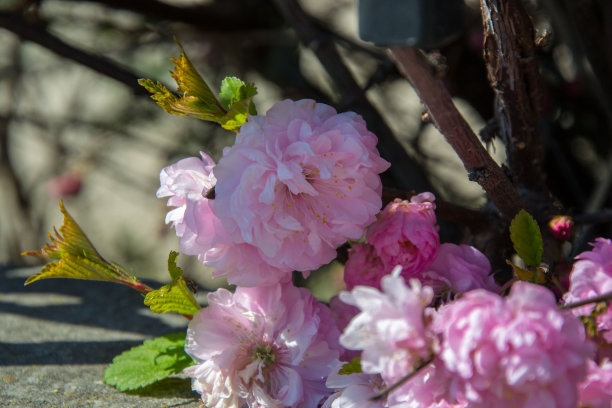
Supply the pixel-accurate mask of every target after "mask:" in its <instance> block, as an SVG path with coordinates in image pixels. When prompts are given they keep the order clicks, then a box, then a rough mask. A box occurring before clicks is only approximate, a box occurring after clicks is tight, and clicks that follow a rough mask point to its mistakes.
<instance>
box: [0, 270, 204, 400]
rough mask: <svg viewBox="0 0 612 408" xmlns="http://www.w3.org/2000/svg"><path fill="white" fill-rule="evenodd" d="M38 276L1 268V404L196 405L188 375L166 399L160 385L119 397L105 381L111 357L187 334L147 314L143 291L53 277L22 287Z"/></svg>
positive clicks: (180, 325) (182, 324) (180, 322)
mask: <svg viewBox="0 0 612 408" xmlns="http://www.w3.org/2000/svg"><path fill="white" fill-rule="evenodd" d="M36 271H37V269H32V268H27V269H11V268H6V267H5V268H0V407H15V408H22V407H23V408H26V407H27V408H30V407H110V408H113V407H121V408H126V407H139V408H144V407H152V408H157V407H185V408H189V407H200V406H201V403H200V402H201V401H200V399H199V397H198V395H197V394H196V393H194V392H193V391H191V389H190V384H189V381H188V379H186V378H185V377H180V376H179V377H176V378H171V379H168V380H167V381H166V383H165V385H172V384H176V385H177V386H178V388H175V389H176V391H175V392H174V393H173V394H170V395H169V394H168V393H163V392H162V393H160V392H159V387H157V388H147V389H144V390H141V395H135V394H129V393H121V392H119V391H117V390H115V389H114V388H113V387H110V386H108V385H106V384H104V383H103V381H102V378H103V376H104V369H105V368H106V367H107V366H108V364H109V363H110V362H111V361H112V359H113V357H115V356H116V355H118V354H120V353H121V352H123V351H125V350H128V349H129V348H131V347H134V346H137V345H139V344H142V342H143V341H144V340H146V339H148V338H153V337H156V336H161V335H164V334H167V333H173V332H178V331H183V330H185V328H186V325H187V321H186V320H185V319H184V318H183V317H180V316H169V315H156V314H154V313H151V312H150V311H149V310H148V309H147V308H146V307H145V306H143V304H142V295H141V294H140V293H138V292H136V291H134V290H132V289H129V288H127V287H123V286H121V285H117V284H112V283H105V282H90V281H76V280H67V279H50V280H45V281H39V282H35V283H33V284H31V285H29V286H27V287H24V286H23V282H24V281H25V279H26V277H27V276H29V275H31V274H32V273H35V272H36ZM160 285H161V284H160V283H154V284H152V286H155V287H157V286H160ZM173 389H174V388H173Z"/></svg>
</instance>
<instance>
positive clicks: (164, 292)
mask: <svg viewBox="0 0 612 408" xmlns="http://www.w3.org/2000/svg"><path fill="white" fill-rule="evenodd" d="M177 257H178V252H175V251H170V254H169V255H168V272H169V273H170V277H171V278H172V281H171V282H170V283H169V284H167V285H165V286H162V287H161V288H159V289H157V290H152V291H151V292H149V293H147V296H146V297H145V300H144V304H145V305H147V306H149V307H150V308H151V311H152V312H153V313H178V314H182V315H188V316H193V315H194V314H195V313H196V312H197V311H198V310H200V305H199V304H198V302H197V301H196V300H195V298H194V297H193V294H192V293H191V291H190V290H189V287H187V283H186V282H185V279H183V270H182V269H181V268H179V267H178V266H177V265H176V258H177Z"/></svg>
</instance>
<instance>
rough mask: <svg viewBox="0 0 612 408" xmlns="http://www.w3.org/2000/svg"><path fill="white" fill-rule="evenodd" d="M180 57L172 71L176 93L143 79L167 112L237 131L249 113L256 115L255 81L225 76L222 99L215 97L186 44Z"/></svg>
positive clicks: (143, 83) (144, 83)
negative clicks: (187, 51) (197, 68)
mask: <svg viewBox="0 0 612 408" xmlns="http://www.w3.org/2000/svg"><path fill="white" fill-rule="evenodd" d="M177 44H178V46H179V47H180V49H181V55H180V56H179V57H178V58H171V61H172V62H174V69H173V71H172V72H171V73H170V75H171V76H172V78H174V80H175V81H176V83H177V86H178V88H177V91H176V93H173V92H171V91H169V90H168V88H166V87H165V86H164V85H163V84H162V83H161V82H154V81H152V80H150V79H144V78H143V79H140V80H139V81H138V83H139V84H140V85H142V86H143V87H144V88H145V89H146V90H147V91H149V92H150V93H151V94H152V95H151V98H153V100H155V102H157V104H158V105H159V106H160V107H162V108H163V109H164V110H165V111H166V112H168V113H172V114H175V115H185V116H193V117H196V118H198V119H202V120H206V121H210V122H215V123H218V124H220V125H221V127H223V128H224V129H227V130H231V131H233V132H237V131H238V130H239V129H240V127H241V126H242V124H243V123H245V122H246V121H247V120H248V115H256V114H257V110H256V109H255V105H254V104H253V100H252V99H253V97H254V96H255V95H256V94H257V89H256V88H255V85H253V84H246V83H245V82H243V81H241V80H240V79H238V78H236V77H228V78H225V79H224V80H223V81H222V82H221V91H220V93H219V99H217V97H216V96H215V94H214V93H213V91H212V90H211V89H210V87H209V86H208V84H207V83H206V81H204V79H203V78H202V76H200V74H199V73H198V71H197V70H196V69H195V67H194V66H193V64H192V63H191V61H190V60H189V58H188V57H187V54H185V50H184V49H183V47H182V46H181V45H180V44H179V43H178V42H177Z"/></svg>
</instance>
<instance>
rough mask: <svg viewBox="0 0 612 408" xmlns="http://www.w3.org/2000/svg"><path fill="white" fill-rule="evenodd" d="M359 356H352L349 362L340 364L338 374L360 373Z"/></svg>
mask: <svg viewBox="0 0 612 408" xmlns="http://www.w3.org/2000/svg"><path fill="white" fill-rule="evenodd" d="M361 372H362V371H361V357H359V356H357V357H354V358H353V359H352V360H351V362H350V363H346V364H344V365H343V366H342V368H341V369H340V371H338V374H340V375H349V374H359V373H361Z"/></svg>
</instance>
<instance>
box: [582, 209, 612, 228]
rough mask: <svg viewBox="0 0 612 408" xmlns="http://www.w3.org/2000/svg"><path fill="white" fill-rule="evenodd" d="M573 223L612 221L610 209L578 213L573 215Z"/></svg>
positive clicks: (611, 210)
mask: <svg viewBox="0 0 612 408" xmlns="http://www.w3.org/2000/svg"><path fill="white" fill-rule="evenodd" d="M573 220H574V224H598V223H603V222H612V209H607V210H602V211H598V212H595V213H590V214H580V215H576V216H575V217H573Z"/></svg>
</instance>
